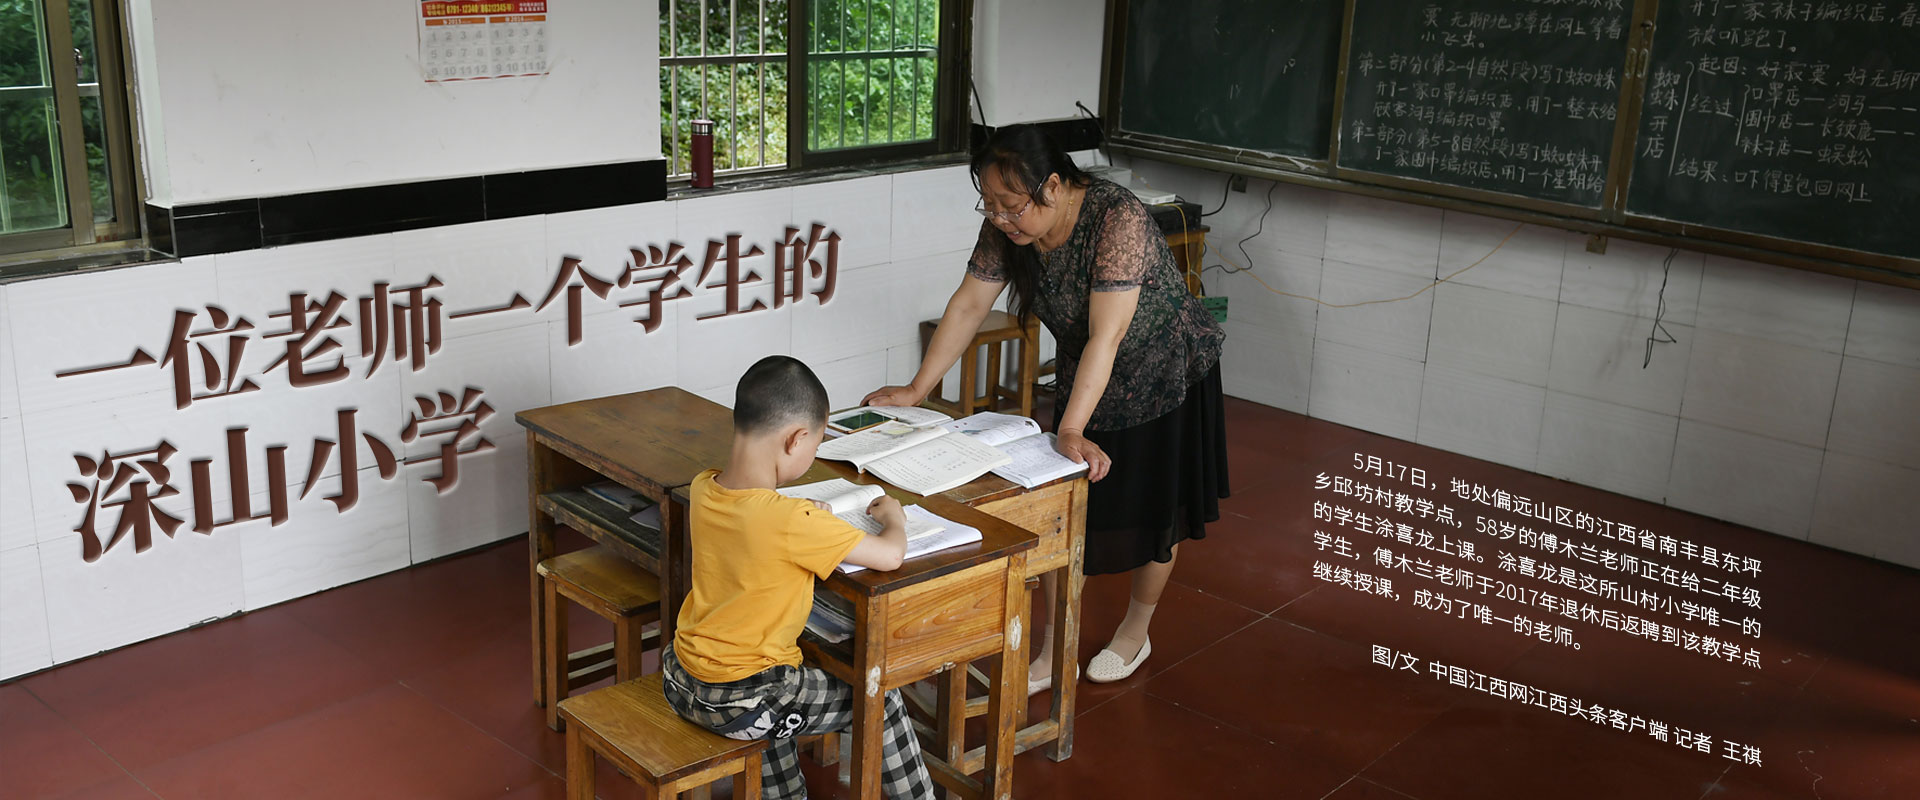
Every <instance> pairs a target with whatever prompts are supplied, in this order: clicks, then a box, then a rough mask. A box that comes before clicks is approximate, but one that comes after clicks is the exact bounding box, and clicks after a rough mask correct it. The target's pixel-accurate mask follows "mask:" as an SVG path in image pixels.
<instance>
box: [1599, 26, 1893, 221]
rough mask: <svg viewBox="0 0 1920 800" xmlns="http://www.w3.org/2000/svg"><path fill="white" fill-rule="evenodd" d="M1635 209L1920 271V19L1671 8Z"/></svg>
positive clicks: (1647, 110) (1659, 50)
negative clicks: (1905, 262)
mask: <svg viewBox="0 0 1920 800" xmlns="http://www.w3.org/2000/svg"><path fill="white" fill-rule="evenodd" d="M1639 127H1640V130H1639V135H1638V137H1637V138H1636V141H1635V143H1634V158H1633V173H1632V177H1631V182H1630V183H1629V188H1628V192H1627V211H1628V212H1629V213H1631V214H1635V215H1643V216H1649V217H1657V218H1662V219H1668V220H1676V221H1681V222H1689V223H1694V224H1699V225H1708V226H1712V227H1716V228H1725V229H1729V230H1734V231H1742V232H1747V233H1754V234H1762V235H1766V236H1777V237H1784V238H1787V239H1795V240H1800V241H1803V242H1812V243H1817V244H1824V245H1831V246H1834V247H1843V248H1849V249H1855V250H1864V251H1869V252H1876V253H1886V254H1890V255H1896V256H1902V257H1905V258H1920V230H1916V220H1917V219H1920V216H1917V215H1920V185H1916V184H1920V11H1917V10H1915V7H1914V5H1913V4H1910V3H1860V4H1854V3H1838V4H1820V3H1813V4H1808V3H1784V4H1783V3H1762V4H1748V3H1704V4H1694V3H1679V2H1669V3H1663V4H1662V6H1661V9H1660V12H1659V15H1658V17H1657V27H1655V29H1654V33H1653V42H1652V59H1651V60H1650V68H1649V70H1648V72H1647V77H1646V92H1645V101H1644V102H1643V104H1642V110H1641V120H1640V126H1639Z"/></svg>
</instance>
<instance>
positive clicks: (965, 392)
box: [920, 311, 1040, 418]
mask: <svg viewBox="0 0 1920 800" xmlns="http://www.w3.org/2000/svg"><path fill="white" fill-rule="evenodd" d="M939 327H940V320H937V319H930V320H927V321H925V322H922V323H920V353H921V355H922V356H924V355H926V351H927V347H928V346H929V345H931V344H932V343H933V332H934V331H935V330H936V329H938V328H939ZM1009 342H1012V343H1014V344H1016V345H1017V346H1018V347H1019V350H1018V354H1017V355H1016V356H1015V357H1016V358H1018V359H1019V360H1020V362H1019V363H1020V375H1019V378H1018V383H1016V384H1015V385H1013V386H1007V385H1004V384H1003V383H1002V381H1004V380H1006V377H1005V373H1004V372H1003V371H1002V370H1001V368H1000V352H1001V350H1003V349H1004V347H1005V345H1006V344H1007V343H1009ZM981 348H986V351H987V373H986V376H987V386H986V394H982V395H975V394H974V391H975V389H974V387H975V386H976V385H978V383H979V377H980V374H979V372H978V371H977V370H978V368H979V356H980V349H981ZM1039 366H1040V325H1039V321H1038V320H1030V321H1029V322H1028V324H1027V325H1024V326H1023V325H1021V324H1020V320H1019V318H1018V317H1015V316H1014V315H1012V314H1009V313H1007V312H1005V311H989V312H987V318H986V319H985V320H983V321H981V323H980V330H979V332H977V333H975V334H974V335H973V342H972V343H971V344H969V345H967V349H966V352H965V353H964V354H962V355H961V356H960V398H959V400H957V401H955V402H948V401H947V400H946V399H945V398H942V397H938V396H935V397H930V398H928V399H927V405H929V406H932V407H933V408H936V409H939V410H940V411H942V412H944V413H946V414H950V415H952V416H954V417H956V418H957V417H964V416H967V415H970V414H972V413H973V412H975V411H980V410H988V411H998V410H1000V401H1002V400H1007V401H1011V402H1014V403H1017V404H1018V405H1019V407H1020V416H1023V417H1030V416H1033V382H1034V379H1035V378H1036V377H1037V375H1038V372H1039ZM937 391H938V390H936V392H937Z"/></svg>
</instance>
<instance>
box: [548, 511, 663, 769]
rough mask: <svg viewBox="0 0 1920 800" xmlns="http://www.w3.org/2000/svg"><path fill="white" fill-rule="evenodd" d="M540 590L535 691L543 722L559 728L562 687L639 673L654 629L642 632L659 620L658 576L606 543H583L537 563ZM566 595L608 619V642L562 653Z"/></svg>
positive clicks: (564, 689)
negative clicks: (540, 678)
mask: <svg viewBox="0 0 1920 800" xmlns="http://www.w3.org/2000/svg"><path fill="white" fill-rule="evenodd" d="M538 571H539V573H540V579H541V580H540V582H541V585H542V586H543V587H544V591H545V593H546V603H545V607H546V620H545V621H544V622H545V624H544V625H543V626H542V628H543V631H542V634H543V635H542V636H541V639H540V657H541V658H542V659H543V660H544V661H545V663H546V669H545V672H546V685H545V687H544V688H543V690H542V692H541V698H540V699H541V701H542V705H545V706H546V708H547V727H549V728H552V729H554V730H556V731H557V730H560V725H561V721H560V710H559V704H560V701H561V700H563V699H565V698H566V696H567V693H568V692H571V691H573V690H574V689H578V688H580V687H582V686H585V685H587V684H590V683H593V682H595V681H598V680H601V679H603V678H605V677H607V676H608V675H613V676H614V677H615V679H616V680H622V681H625V680H630V679H632V678H634V677H636V676H638V675H639V674H640V654H641V652H642V651H644V650H646V648H647V643H648V642H649V641H651V640H652V639H655V638H658V636H659V634H658V632H654V633H643V632H642V630H641V629H642V628H644V627H645V626H646V625H647V623H650V622H657V621H659V619H660V581H659V580H658V579H656V578H655V577H654V576H653V575H651V574H648V573H647V571H646V570H643V569H641V568H640V567H639V566H637V565H635V564H634V563H633V562H631V561H628V560H626V559H624V558H621V557H620V556H618V555H616V554H615V553H614V552H613V551H612V550H610V549H608V548H606V547H589V548H587V549H585V550H576V551H574V552H571V553H567V554H564V555H559V556H554V557H553V558H549V559H547V560H545V561H542V562H540V565H539V567H538ZM562 597H564V598H566V599H568V600H572V601H573V602H575V603H579V604H580V605H582V606H584V607H585V608H586V609H587V610H588V611H592V612H593V613H595V614H597V615H599V616H600V617H601V618H602V619H605V620H606V621H608V622H611V623H613V644H612V645H611V646H607V645H602V646H600V647H597V648H592V649H588V650H582V651H580V652H578V653H568V652H567V608H566V605H565V604H564V603H561V602H560V598H562Z"/></svg>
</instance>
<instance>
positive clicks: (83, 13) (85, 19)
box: [67, 0, 100, 85]
mask: <svg viewBox="0 0 1920 800" xmlns="http://www.w3.org/2000/svg"><path fill="white" fill-rule="evenodd" d="M67 14H68V18H69V20H70V23H71V24H72V25H73V49H75V50H78V51H80V83H81V84H83V85H84V84H89V83H94V84H97V83H99V82H100V70H99V68H98V67H96V66H94V63H95V62H97V61H99V60H100V51H99V50H98V49H96V48H95V47H94V46H93V0H68V2H67Z"/></svg>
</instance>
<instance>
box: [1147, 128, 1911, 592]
mask: <svg viewBox="0 0 1920 800" xmlns="http://www.w3.org/2000/svg"><path fill="white" fill-rule="evenodd" d="M1131 166H1132V167H1133V169H1134V171H1135V174H1137V175H1141V176H1143V177H1145V178H1146V179H1147V180H1149V181H1151V182H1152V183H1153V185H1154V186H1156V187H1159V188H1166V189H1171V190H1173V191H1177V192H1180V193H1181V194H1182V195H1183V196H1184V197H1186V198H1187V199H1191V200H1197V201H1198V202H1201V203H1204V204H1206V205H1207V210H1208V211H1216V206H1218V204H1219V202H1220V198H1221V196H1222V193H1221V187H1222V185H1223V179H1222V176H1220V175H1219V174H1218V173H1212V172H1204V171H1201V170H1195V169H1190V168H1186V167H1179V166H1173V165H1169V164H1165V163H1159V162H1153V161H1148V160H1143V159H1134V160H1133V162H1132V164H1131ZM1251 183H1252V185H1251V186H1250V187H1249V191H1248V192H1246V193H1244V194H1242V193H1228V194H1226V195H1225V197H1226V201H1225V206H1224V207H1219V208H1217V212H1216V213H1214V214H1213V215H1211V216H1209V217H1207V222H1208V224H1209V225H1210V226H1211V227H1212V230H1211V231H1210V232H1209V234H1208V242H1209V245H1210V246H1211V247H1212V249H1213V253H1212V254H1210V255H1209V256H1208V257H1207V259H1206V263H1207V264H1208V265H1223V266H1227V267H1230V268H1231V267H1239V266H1245V265H1244V264H1243V263H1242V262H1243V261H1245V260H1246V259H1245V257H1244V256H1243V255H1242V253H1241V248H1242V247H1243V246H1244V248H1245V249H1246V250H1247V251H1248V254H1249V255H1251V256H1252V257H1253V262H1254V270H1253V272H1252V274H1244V273H1241V274H1235V273H1229V272H1227V271H1226V270H1225V269H1208V270H1207V271H1206V273H1205V275H1206V280H1205V283H1206V287H1207V291H1208V293H1209V294H1213V295H1224V296H1226V297H1228V298H1230V299H1231V301H1232V303H1231V306H1230V311H1229V314H1228V322H1227V345H1226V350H1225V354H1224V356H1223V362H1224V368H1223V376H1224V378H1225V384H1226V389H1227V392H1228V394H1230V395H1234V396H1237V397H1242V398H1245V399H1248V400H1253V401H1255V402H1260V403H1264V404H1267V405H1272V406H1276V407H1279V408H1285V409H1290V410H1295V411H1301V410H1304V411H1305V412H1306V413H1308V414H1310V415H1311V416H1313V417H1316V418H1320V419H1325V420H1330V421H1333V422H1338V423H1342V424H1345V425H1351V426H1353V427H1356V428H1361V429H1364V430H1368V431H1373V432H1376V433H1382V434H1386V435H1390V436H1395V437H1398V438H1402V439H1407V440H1409V441H1416V442H1419V443H1421V444H1426V445H1431V446H1434V447H1439V448H1442V449H1446V450H1451V451H1454V452H1459V453H1463V454H1466V455H1470V456H1474V457H1477V458H1482V459H1485V460H1489V461H1494V462H1497V463H1501V464H1507V465H1510V466H1515V467H1519V468H1522V469H1528V470H1533V471H1536V472H1540V473H1542V474H1546V475H1550V476H1552V477H1556V478H1562V479H1565V480H1569V481H1574V482H1578V483H1583V484H1587V485H1589V486H1595V487H1599V488H1602V489H1607V490H1610V491H1614V492H1619V493H1621V494H1625V495H1628V496H1632V497H1637V498H1641V499H1644V500H1648V501H1652V502H1658V503H1666V504H1670V505H1672V506H1674V507H1677V508H1682V509H1686V510H1689V511H1694V512H1698V513H1701V514H1705V515H1708V516H1712V517H1718V518H1721V519H1726V520H1731V521H1734V522H1737V523H1740V524H1744V525H1748V526H1751V527H1754V528H1758V529H1760V530H1764V531H1770V532H1773V533H1778V534H1781V535H1786V536H1792V537H1796V538H1811V539H1813V540H1814V541H1817V542H1820V543H1822V544H1826V545H1829V546H1832V547H1837V548H1841V549H1845V550H1849V551H1852V552H1856V553H1861V554H1864V555H1869V556H1872V557H1875V558H1880V559H1884V560H1887V561H1892V562H1895V563H1900V564H1907V565H1912V566H1920V537H1915V536H1913V535H1912V533H1911V531H1912V530H1913V525H1912V520H1913V519H1914V518H1915V516H1916V513H1920V509H1916V508H1915V507H1914V503H1915V502H1920V501H1916V500H1915V499H1914V498H1917V497H1920V413H1915V409H1916V408H1920V291H1914V290H1910V289H1903V288H1895V287H1890V286H1885V285H1881V284H1872V283H1860V282H1856V281H1853V280H1848V279H1844V278H1837V277H1832V276H1828V275H1822V274H1818V273H1812V272H1806V271H1801V270H1792V269H1785V268H1781V267H1774V266H1769V265H1763V264H1756V263H1749V262H1745V261H1739V260H1735V259H1728V258H1722V257H1718V256H1706V255H1703V254H1701V253H1698V252H1689V251H1684V250H1682V251H1671V250H1669V249H1667V248H1663V247H1656V246H1653V245H1646V244H1640V243H1636V242H1630V241H1622V240H1618V239H1615V240H1609V241H1607V242H1606V243H1605V248H1604V249H1605V252H1604V253H1595V252H1591V251H1589V250H1588V241H1587V238H1588V237H1587V236H1585V235H1584V234H1577V233H1573V232H1570V231H1564V230H1558V229H1553V228H1545V227H1540V226H1535V225H1519V224H1516V223H1512V222H1507V221H1503V220H1497V219H1491V218H1487V217H1482V216H1477V215H1473V214H1465V213H1460V212H1454V211H1441V210H1436V209H1431V208H1424V207H1416V206H1412V205H1406V204H1401V203H1395V202H1390V201H1384V200H1375V199H1369V198H1363V197H1357V196H1351V195H1346V194H1341V193H1336V192H1328V191H1323V190H1316V189H1310V188H1304V187H1297V186H1279V187H1276V191H1275V192H1274V198H1275V200H1274V203H1273V209H1272V211H1267V204H1266V189H1267V187H1268V186H1269V184H1266V183H1264V182H1261V181H1252V182H1251ZM1263 214H1264V216H1265V220H1264V222H1263V221H1262V216H1263ZM1256 234H1257V235H1256ZM1316 234H1318V235H1319V238H1318V240H1317V241H1316V236H1315V235H1316ZM1249 236H1252V237H1253V238H1252V239H1251V240H1250V241H1248V242H1246V243H1245V244H1244V245H1241V244H1240V242H1241V240H1242V239H1244V238H1246V237H1249ZM1316 260H1317V261H1318V262H1319V266H1320V269H1319V271H1318V279H1317V280H1315V279H1314V277H1313V270H1312V267H1311V265H1312V264H1313V263H1314V262H1315V261H1316ZM1462 268H1466V271H1464V272H1458V274H1457V275H1456V274H1455V273H1456V272H1457V271H1459V270H1461V269H1462ZM1449 275H1452V276H1453V277H1452V278H1451V279H1450V280H1449V281H1448V282H1446V283H1442V284H1440V285H1439V286H1435V287H1431V288H1429V289H1428V290H1427V291H1425V292H1423V293H1421V294H1419V295H1418V296H1417V297H1414V298H1413V299H1410V300H1396V301H1394V302H1388V303H1378V304H1370V305H1364V306H1359V307H1353V308H1335V307H1330V306H1328V305H1320V304H1316V303H1314V302H1313V301H1311V300H1306V299H1300V298H1298V297H1285V296H1282V295H1280V294H1278V293H1277V292H1286V293H1289V294H1292V295H1299V296H1302V297H1311V298H1319V299H1320V300H1322V301H1324V302H1325V303H1329V304H1336V305H1338V304H1352V303H1360V302H1364V301H1369V300H1389V299H1393V298H1399V297H1403V296H1405V295H1408V294H1412V293H1413V292H1415V291H1418V290H1420V289H1421V288H1422V287H1427V286H1429V285H1430V284H1431V283H1432V282H1433V281H1434V280H1435V278H1436V277H1439V278H1445V277H1447V276H1449ZM1256 277H1257V278H1258V280H1256ZM1262 282H1264V284H1263V283H1262ZM1269 289H1272V290H1276V291H1269ZM1667 338H1671V339H1673V341H1665V340H1666V339H1667ZM1650 339H1651V340H1653V341H1652V343H1651V344H1649V340H1650Z"/></svg>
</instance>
